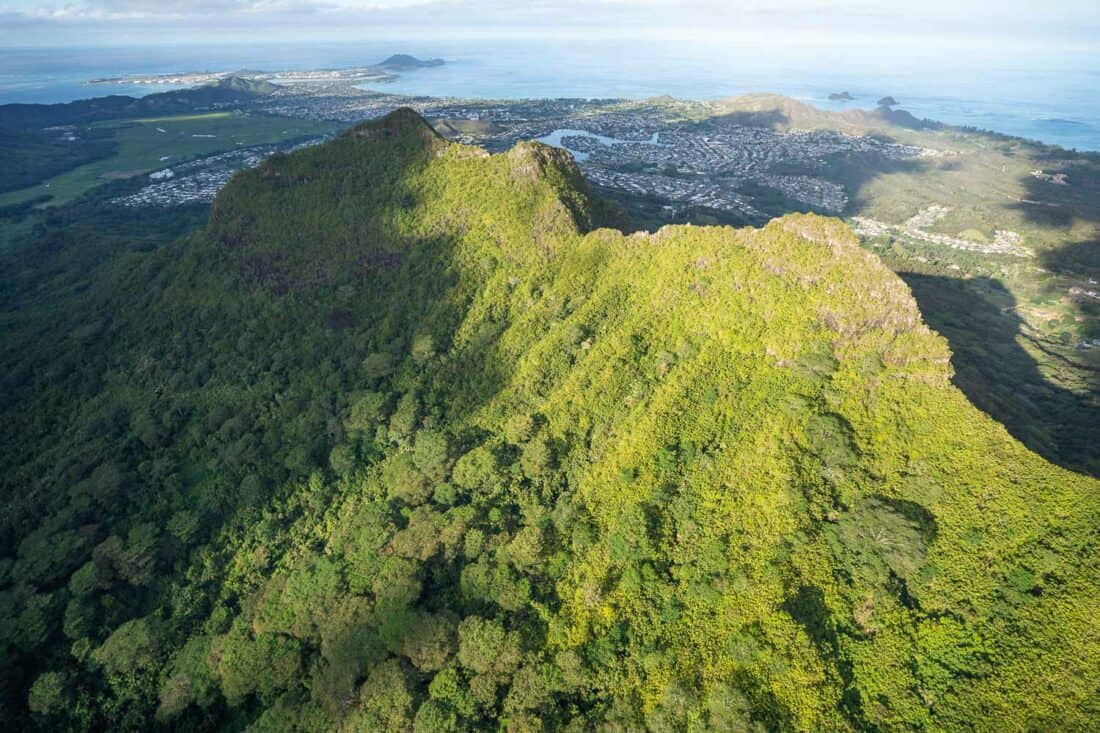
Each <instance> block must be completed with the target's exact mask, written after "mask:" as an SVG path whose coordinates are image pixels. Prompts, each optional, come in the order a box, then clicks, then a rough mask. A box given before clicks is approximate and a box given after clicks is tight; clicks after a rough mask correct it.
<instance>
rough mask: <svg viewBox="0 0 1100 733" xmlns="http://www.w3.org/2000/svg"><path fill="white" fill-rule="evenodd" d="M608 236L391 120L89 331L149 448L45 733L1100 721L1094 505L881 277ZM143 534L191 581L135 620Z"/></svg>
mask: <svg viewBox="0 0 1100 733" xmlns="http://www.w3.org/2000/svg"><path fill="white" fill-rule="evenodd" d="M600 221H601V204H600V203H599V202H598V201H596V200H595V199H594V198H593V197H592V196H591V195H590V194H589V193H588V191H587V188H586V186H585V185H584V182H583V178H582V177H581V176H580V174H579V172H578V170H577V169H576V167H575V166H574V165H573V163H572V161H571V160H570V159H569V158H568V157H567V156H565V155H564V154H562V153H561V152H560V151H554V150H552V149H549V148H546V147H543V146H540V145H536V144H527V145H522V146H520V147H518V148H516V149H515V150H513V151H512V152H510V153H507V154H504V155H494V156H489V155H487V154H485V153H483V152H481V151H478V150H476V149H472V148H467V147H463V146H458V145H453V144H450V143H446V142H445V141H443V140H441V139H440V138H439V137H438V136H436V135H435V134H434V132H432V131H431V129H430V128H428V127H427V125H425V124H424V123H423V121H421V120H420V119H419V118H418V117H416V116H415V115H414V114H413V113H411V112H408V111H401V112H398V113H395V114H394V115H391V116H390V117H388V118H385V119H383V120H381V121H379V122H376V123H370V124H367V125H362V126H359V127H357V128H354V129H353V130H351V131H349V133H348V134H346V135H345V136H343V137H342V138H340V139H338V140H336V141H333V142H332V143H330V144H327V145H324V146H320V147H318V148H315V149H310V150H306V151H302V152H299V153H295V154H293V155H290V156H283V157H278V158H275V159H272V160H271V161H269V162H268V163H267V164H265V165H264V166H262V167H261V168H259V169H257V170H255V171H251V172H248V173H244V174H241V175H239V176H238V177H237V178H235V179H234V181H233V182H232V184H231V185H230V186H229V187H227V188H226V189H225V191H224V192H223V193H222V194H221V196H220V197H219V199H218V201H217V203H216V205H215V207H214V213H213V217H212V220H211V223H210V225H209V228H208V230H207V231H206V232H205V233H204V234H203V235H202V236H201V237H198V238H195V239H192V240H188V241H184V242H180V243H179V244H178V245H176V246H175V247H173V248H170V249H168V250H165V251H162V252H160V253H158V254H156V255H153V256H151V257H152V259H151V262H150V264H146V265H141V267H143V268H145V269H139V270H135V271H130V272H124V273H123V274H122V275H120V279H121V280H122V281H124V282H131V281H133V279H134V278H135V277H137V276H138V275H141V276H143V277H145V278H146V281H148V282H151V283H153V285H151V286H150V288H149V293H148V294H147V295H146V296H145V297H144V299H137V300H136V301H134V302H128V303H127V302H122V301H121V300H120V301H119V302H117V303H115V304H114V307H115V308H116V309H117V310H118V311H119V315H118V317H117V318H116V319H115V321H114V322H113V323H112V325H111V327H110V339H111V341H110V344H111V345H110V346H109V348H110V349H111V350H112V351H111V352H110V358H111V363H112V364H114V367H113V368H114V369H115V370H117V371H118V376H117V377H115V383H116V384H117V385H119V386H117V387H116V390H117V392H116V394H117V395H118V397H117V399H119V400H120V401H122V404H126V405H128V406H130V407H136V406H138V405H144V404H151V405H153V408H152V409H153V412H154V418H153V424H154V426H155V427H156V428H157V429H156V430H145V428H144V425H145V423H144V422H142V421H140V420H137V419H136V418H135V421H134V425H136V426H137V427H135V428H134V430H139V429H141V430H142V431H143V435H144V434H145V432H149V433H152V434H151V435H147V436H145V437H144V438H142V439H141V440H129V441H128V442H126V443H125V446H126V447H125V450H119V451H118V452H117V454H115V455H114V458H113V459H112V462H113V464H115V465H116V468H117V470H120V471H121V472H123V473H126V472H129V473H128V474H127V475H132V476H133V477H135V479H134V480H137V481H138V483H141V482H144V481H145V480H146V478H147V477H152V476H155V475H158V474H155V473H154V471H159V472H160V473H161V474H163V473H165V472H167V475H168V477H167V478H164V479H162V483H161V485H163V486H165V487H166V488H165V490H164V491H163V492H154V494H153V498H152V499H150V500H149V501H147V502H144V503H140V504H134V505H127V506H126V507H125V508H124V509H122V510H119V511H118V512H117V516H111V517H109V518H108V519H106V520H104V521H103V526H102V527H99V528H97V529H96V530H95V531H96V532H98V533H99V535H100V537H104V538H106V539H103V544H98V545H97V544H95V543H96V542H99V540H100V537H97V538H96V540H95V541H94V542H91V541H90V542H89V543H87V552H86V554H89V556H90V557H92V558H93V561H92V563H93V566H94V567H95V568H97V570H96V572H97V573H98V572H101V571H102V572H103V573H104V575H101V576H96V577H97V578H98V580H96V582H93V583H89V582H87V578H84V577H83V575H81V577H80V578H79V579H78V578H77V575H80V574H81V573H83V574H85V575H87V574H88V573H90V572H92V571H90V570H88V571H86V570H84V569H81V570H78V571H76V572H74V573H72V579H71V580H68V579H67V576H66V579H67V582H68V583H69V585H70V586H71V587H74V588H77V589H78V590H79V592H80V593H82V594H83V595H81V596H80V597H81V598H85V597H90V598H92V599H95V603H99V604H103V603H106V601H104V600H103V599H104V598H108V599H111V600H110V602H111V603H112V604H115V606H113V607H117V605H118V604H125V603H127V601H126V599H130V601H129V603H131V604H132V605H129V606H125V608H127V609H128V610H127V612H126V613H122V614H119V613H115V614H114V615H113V616H110V622H106V621H105V622H102V623H99V624H98V625H94V624H93V625H90V626H89V627H88V628H84V627H79V628H78V627H77V626H76V625H75V622H74V625H72V626H71V627H70V626H66V631H65V632H64V633H66V634H69V633H70V631H71V632H72V633H73V634H76V635H79V636H80V639H81V640H82V644H83V646H82V648H83V649H85V650H86V651H87V657H86V658H87V659H90V660H92V661H91V663H89V664H88V665H86V666H82V664H77V665H72V664H71V663H70V662H66V661H63V660H64V655H63V654H60V653H59V654H58V655H56V656H53V657H44V659H48V660H49V661H47V662H43V663H42V664H41V665H39V666H37V667H36V668H35V671H36V672H37V673H39V674H40V675H41V676H39V677H38V679H39V680H40V682H35V690H36V692H35V694H36V695H38V697H37V698H34V699H35V700H36V703H35V711H36V714H39V715H40V720H54V721H56V720H60V719H63V718H64V717H65V715H66V713H65V711H64V709H63V706H62V707H58V708H57V709H54V708H52V707H50V706H48V705H46V704H45V703H44V702H42V700H43V699H45V696H46V694H47V692H49V691H50V690H52V689H53V687H54V686H55V683H57V682H58V680H67V679H72V678H78V679H87V680H88V681H91V680H95V681H96V682H97V684H99V686H100V688H99V689H100V690H101V692H99V693H96V694H97V695H98V697H90V698H88V699H87V700H85V706H86V707H85V708H84V709H86V710H94V711H96V712H95V715H98V716H99V717H98V718H96V720H99V721H108V720H111V716H112V715H114V714H115V712H112V711H117V710H120V709H121V710H125V711H127V714H128V715H129V716H130V717H129V718H128V720H134V721H140V720H149V719H150V718H152V717H153V715H154V711H155V716H156V720H157V721H159V722H160V723H162V724H166V725H167V724H172V725H175V726H178V727H181V728H192V729H193V728H213V727H214V726H216V725H217V724H219V723H220V722H225V721H228V720H230V719H233V720H234V721H236V722H237V723H240V724H244V723H250V724H251V725H253V726H254V728H255V729H256V730H267V729H282V730H286V729H298V730H330V729H340V730H349V731H350V730H418V731H420V730H423V731H427V730H433V731H434V730H483V729H486V728H493V727H498V726H501V727H506V728H507V729H509V730H557V729H576V730H588V729H608V730H618V729H623V730H635V729H643V728H644V729H654V730H702V729H715V730H766V729H767V730H770V729H783V730H870V729H924V730H943V729H948V730H956V729H958V730H961V729H970V728H975V727H977V728H981V727H983V725H985V724H986V721H993V720H995V721H997V723H996V725H997V727H999V728H1002V729H1013V730H1017V729H1021V730H1022V729H1043V728H1050V727H1056V726H1062V727H1066V728H1070V729H1084V728H1088V727H1089V726H1090V725H1091V724H1094V723H1096V722H1097V720H1100V717H1098V716H1100V711H1098V710H1097V708H1096V701H1095V699H1094V698H1095V695H1094V693H1095V689H1096V685H1097V683H1098V681H1100V669H1098V667H1100V649H1098V644H1100V641H1098V640H1097V639H1096V637H1095V634H1092V632H1091V625H1092V623H1093V619H1094V618H1095V614H1096V613H1097V611H1100V608H1098V606H1097V604H1098V601H1097V599H1098V598H1100V593H1098V592H1097V591H1100V587H1098V585H1100V573H1098V572H1097V570H1096V568H1095V566H1094V565H1092V564H1090V562H1089V559H1090V558H1091V557H1092V555H1093V553H1094V552H1095V550H1096V547H1095V544H1096V533H1095V527H1096V526H1097V522H1098V520H1100V516H1098V514H1100V501H1098V497H1100V492H1098V488H1100V487H1098V485H1097V483H1096V482H1094V481H1092V480H1089V479H1086V478H1083V477H1079V476H1076V475H1073V474H1070V473H1067V472H1065V471H1062V470H1060V469H1057V468H1055V467H1053V466H1051V465H1049V464H1047V463H1045V462H1044V461H1042V460H1041V459H1039V458H1038V457H1036V456H1034V455H1032V454H1030V453H1028V452H1027V451H1026V450H1024V449H1023V448H1022V447H1021V446H1020V445H1019V444H1018V443H1016V442H1015V441H1013V440H1012V439H1011V438H1010V437H1009V436H1008V435H1007V434H1006V433H1005V431H1004V430H1003V429H1002V428H1001V427H1000V426H998V425H997V424H995V423H993V422H992V421H991V420H989V419H988V418H987V417H986V416H984V415H983V414H981V413H980V412H978V411H977V410H976V409H974V408H973V407H972V406H971V405H970V404H969V403H967V402H966V400H965V398H964V397H963V396H962V395H961V394H960V393H959V392H958V391H957V390H956V389H955V388H954V387H952V386H951V384H950V376H951V375H950V367H949V364H948V357H949V352H948V350H947V347H946V345H945V343H944V341H943V339H941V338H940V337H939V336H937V335H936V334H934V333H932V332H931V331H930V330H929V329H928V328H927V327H925V325H924V324H923V323H922V322H921V319H920V314H919V311H918V310H917V308H916V305H915V304H914V302H913V300H912V298H911V296H910V294H909V291H908V289H907V288H906V287H905V285H904V284H903V283H902V282H901V281H900V280H899V279H898V278H897V277H896V276H895V275H894V274H893V273H891V272H890V271H889V270H888V269H887V268H885V267H884V266H883V265H882V264H881V263H880V262H879V261H878V260H877V259H876V258H875V257H874V256H872V255H870V254H868V253H867V252H865V251H863V250H862V249H860V247H859V246H858V244H857V242H856V240H855V238H854V236H853V235H852V234H851V232H850V231H849V230H848V229H847V228H846V227H845V226H844V225H843V224H841V223H840V222H837V221H835V220H831V219H825V218H821V217H816V216H802V215H795V216H788V217H784V218H782V219H778V220H775V221H773V222H771V223H770V224H769V225H767V226H766V227H764V228H762V229H730V228H704V227H690V226H684V227H666V228H665V229H662V230H660V231H659V232H657V233H654V234H637V235H624V234H622V233H621V232H618V231H615V230H612V229H606V228H596V227H597V225H598V224H599V223H600ZM209 355H217V356H216V358H210V357H209ZM207 359H208V360H209V364H206V365H205V366H204V367H203V368H202V369H201V370H200V371H201V374H200V375H198V376H195V377H188V378H186V379H181V380H179V383H178V384H177V382H174V381H173V374H174V372H175V371H182V372H186V370H187V369H188V368H192V367H191V365H192V364H194V363H195V361H196V360H207ZM123 376H125V377H127V378H128V379H129V381H126V380H125V379H122V377H123ZM119 380H121V381H119ZM122 384H125V385H126V387H125V390H124V389H122V387H121V385H122ZM185 385H186V388H185ZM69 399H71V400H74V401H77V402H78V400H77V397H76V396H71V397H70V398H69ZM84 399H86V402H85V403H84V404H85V409H84V412H85V413H87V414H95V411H94V410H93V409H92V406H93V404H94V400H93V399H91V398H84ZM126 400H130V402H126ZM131 403H132V404H131ZM73 414H81V411H80V410H75V411H74V413H73ZM161 414H165V415H172V416H175V417H173V418H172V419H171V420H168V419H167V418H166V419H164V420H161V419H160V418H159V417H157V416H159V415H161ZM173 420H174V422H173ZM165 425H167V426H169V427H164V426H165ZM59 440H62V441H63V439H62V438H59ZM105 450H107V449H105ZM118 467H121V468H118ZM89 470H91V469H89ZM94 470H95V471H99V470H100V469H98V468H96V469H94ZM93 477H95V481H92V480H91V479H88V480H86V481H84V482H83V483H80V484H78V485H77V486H78V488H76V489H73V490H72V492H71V496H72V498H71V499H66V500H65V501H69V502H70V503H71V504H72V505H74V506H75V505H76V504H78V503H80V502H84V504H83V505H90V504H89V502H95V501H99V499H98V498H96V497H97V496H99V494H97V493H95V492H97V491H98V492H100V493H102V489H101V486H102V484H103V482H104V481H105V479H104V478H103V476H101V475H99V474H96V473H93ZM89 482H90V483H89ZM80 487H84V488H80ZM55 490H57V491H60V489H59V488H56V487H55ZM82 492H83V493H82ZM88 492H91V494H90V495H91V496H92V498H88V496H85V495H84V494H85V493H88ZM62 503H63V504H64V502H62ZM83 505H82V506H83ZM66 506H69V505H66ZM181 507H183V509H181ZM66 511H70V510H68V509H67V510H66ZM181 511H183V512H184V513H188V516H195V517H199V518H200V520H201V521H200V525H199V526H200V527H201V529H194V530H193V531H191V532H187V531H184V530H185V529H186V527H184V528H183V529H180V525H181V524H182V523H183V522H184V519H180V518H179V514H180V512H181ZM71 514H72V517H71V524H72V526H77V525H78V524H79V523H80V522H81V521H83V520H84V517H83V515H81V514H80V511H79V507H77V508H72V509H71ZM158 522H159V523H160V524H159V525H158ZM165 523H168V524H170V526H171V527H175V529H172V530H171V531H172V533H173V534H172V538H171V539H168V538H167V535H158V534H157V530H156V527H157V526H164V525H165ZM27 524H28V525H30V524H31V523H30V521H29V520H28V522H27ZM146 525H148V526H150V527H152V528H153V529H151V530H148V531H149V532H151V533H152V537H153V539H152V540H150V541H151V542H154V544H156V542H157V541H158V537H161V539H160V540H159V541H161V542H163V543H164V545H165V546H166V547H168V546H171V548H172V555H171V556H172V557H173V558H175V560H174V563H175V564H173V565H172V566H171V569H169V567H168V566H167V565H166V564H163V563H165V562H166V561H165V560H163V559H161V560H159V561H153V562H154V565H153V567H157V566H156V564H155V563H156V562H161V563H162V564H161V565H160V566H159V567H160V568H161V570H162V572H164V573H171V578H172V580H171V583H170V584H166V585H164V586H163V587H160V586H155V585H152V586H149V587H150V588H151V590H150V591H149V592H148V593H146V594H144V595H143V596H142V598H141V603H140V604H139V603H136V602H134V601H133V596H132V594H131V591H130V590H129V589H130V588H131V587H146V586H143V585H142V583H143V582H145V577H144V576H143V575H141V573H140V572H137V571H135V570H134V569H133V568H132V567H131V565H132V564H133V563H132V562H131V560H130V558H132V557H133V554H134V553H135V552H136V550H134V549H132V547H131V545H134V544H135V543H137V544H140V542H139V541H141V539H142V537H144V536H145V535H142V534H140V532H139V534H138V535H134V534H133V533H134V532H135V531H138V530H135V529H134V527H139V528H140V527H145V526H146ZM57 527H58V524H57V521H56V519H52V520H50V522H48V523H47V522H46V521H43V522H42V523H41V526H40V527H39V528H38V529H35V530H34V532H36V533H38V535H41V536H42V537H46V536H48V535H49V533H50V532H53V531H58V530H57ZM127 532H129V534H127ZM141 532H146V530H144V529H142V530H141ZM38 535H36V536H38ZM111 537H114V538H115V540H113V541H112V540H111V539H110V538H111ZM135 537H136V539H135ZM180 537H185V538H186V539H185V540H180V539H179V538H180ZM112 542H113V544H111V543H112ZM104 544H106V545H108V547H107V549H99V548H102V547H103V546H104ZM116 545H117V547H116ZM27 547H28V548H31V545H27ZM93 547H95V548H96V549H94V550H93V549H92V548H93ZM112 548H114V549H112ZM73 552H74V557H75V565H73V563H72V562H70V563H69V564H70V565H73V567H74V569H75V568H79V567H81V563H82V562H83V561H84V558H83V555H81V554H80V553H81V552H85V551H84V550H81V549H76V550H73ZM96 553H98V554H96ZM96 558H98V559H96ZM128 562H130V564H127V563H128ZM142 567H144V566H142ZM139 570H140V568H139ZM108 571H109V572H108ZM35 572H45V571H42V570H35V569H34V562H33V557H32V556H31V552H30V550H29V549H28V552H27V553H26V554H25V555H24V554H23V553H22V550H21V551H20V555H19V557H18V558H17V559H16V560H15V564H14V566H13V568H12V569H11V571H10V573H11V576H13V577H14V576H19V577H25V578H32V580H31V581H26V582H34V581H33V576H34V573H35ZM20 574H22V575H20ZM43 582H45V581H43ZM51 582H54V583H55V584H56V578H55V579H53V581H51ZM149 582H150V583H151V582H152V581H149ZM146 585H148V583H147V584H146ZM154 588H155V590H152V589H154ZM76 592H77V591H74V593H76ZM128 594H129V595H128ZM84 602H85V601H81V603H84ZM66 613H68V612H66ZM74 613H75V612H74ZM97 618H99V617H97ZM68 623H69V622H68V621H66V624H68ZM67 643H71V642H65V641H64V640H52V641H46V642H44V644H45V645H46V647H47V648H57V649H60V648H62V645H63V644H67ZM66 648H67V647H66ZM134 649H137V650H138V651H137V652H134V651H133V650H134ZM128 650H129V651H128ZM135 659H136V661H135ZM59 660H60V661H59ZM27 664H28V665H32V663H31V662H28V663H27ZM67 665H68V666H67ZM49 675H56V676H49ZM91 688H92V686H91V685H86V686H85V688H84V689H91ZM58 694H61V693H58ZM89 706H90V707H89ZM112 706H113V707H112Z"/></svg>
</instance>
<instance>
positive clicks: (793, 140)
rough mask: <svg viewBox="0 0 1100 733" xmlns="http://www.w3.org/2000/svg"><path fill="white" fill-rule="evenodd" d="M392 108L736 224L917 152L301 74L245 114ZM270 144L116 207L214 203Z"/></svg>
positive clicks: (668, 106)
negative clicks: (862, 164)
mask: <svg viewBox="0 0 1100 733" xmlns="http://www.w3.org/2000/svg"><path fill="white" fill-rule="evenodd" d="M398 106H411V107H413V108H414V109H416V110H417V111H418V112H420V113H421V114H422V115H424V116H425V117H426V118H427V119H429V120H431V121H433V123H434V124H435V125H436V127H437V129H438V130H439V131H440V132H441V134H444V135H445V136H448V137H450V138H452V139H455V140H457V141H459V142H463V143H467V144H474V145H480V146H482V147H484V148H486V149H488V150H490V151H500V150H506V149H508V148H509V147H511V146H512V145H513V144H515V143H516V142H517V141H520V140H525V139H537V140H541V141H543V142H547V143H549V144H552V145H557V146H559V147H562V148H565V149H567V150H569V151H570V152H571V153H572V154H573V156H574V158H575V159H576V160H577V163H578V164H579V165H580V167H581V169H582V170H583V171H584V173H585V175H586V176H587V178H588V179H589V181H590V182H591V183H592V184H593V185H594V186H595V187H596V188H597V189H599V190H601V191H602V192H603V193H605V194H607V195H610V196H612V197H616V196H623V197H635V198H643V199H646V200H649V201H653V202H656V203H659V204H660V205H661V206H662V207H664V208H663V210H664V211H666V212H680V213H683V212H685V211H687V210H705V211H710V212H714V213H715V214H716V215H718V216H720V217H725V218H727V219H729V220H730V221H733V222H744V223H759V222H762V221H766V220H767V219H768V218H770V217H771V216H774V215H775V214H776V213H778V212H779V211H781V210H789V209H791V208H795V209H802V210H810V211H817V212H820V213H825V214H833V215H837V214H842V213H843V212H844V211H845V208H846V207H847V205H848V202H849V196H850V193H849V192H848V191H847V190H846V189H845V186H844V185H843V183H842V182H839V181H836V180H832V179H831V178H830V177H829V175H828V171H829V168H830V163H832V162H835V161H836V160H837V159H841V158H845V157H851V158H855V157H858V158H860V159H867V158H875V159H878V160H882V161H904V160H909V159H918V158H920V157H921V156H922V155H925V154H926V151H924V150H922V149H921V148H918V147H915V146H911V145H903V144H899V143H896V142H891V141H888V140H885V139H883V138H881V137H875V136H870V135H850V134H845V133H842V132H837V131H833V130H778V129H771V128H769V127H767V126H762V125H758V124H742V123H739V122H738V121H736V120H722V119H717V120H698V119H692V118H690V117H686V116H685V115H683V114H682V110H681V109H679V105H678V103H676V102H675V101H674V100H652V101H650V102H648V103H623V102H618V101H615V100H561V99H549V100H518V101H492V100H490V101H485V100H460V99H437V98H409V97H399V96H396V95H390V94H384V93H377V92H369V91H364V90H363V89H360V88H359V87H357V86H356V85H354V84H350V83H346V82H340V81H334V80H332V79H330V78H317V79H312V80H306V79H302V80H300V82H299V83H296V84H293V85H287V86H283V87H279V88H277V89H275V90H274V91H271V92H270V93H268V94H263V95H256V97H255V98H254V100H253V101H252V102H251V104H250V110H249V111H251V112H255V113H262V114H265V115H278V116H283V117H291V118H301V119H314V120H339V121H343V122H346V123H348V124H352V123H354V122H358V121H361V120H364V119H371V118H376V117H379V116H381V115H383V114H385V113H387V112H389V111H392V110H393V109H394V108H396V107H398ZM319 141H320V138H318V139H317V140H313V141H306V142H305V143H304V144H309V143H311V142H319ZM299 144H302V143H299ZM268 148H269V146H265V147H261V148H257V149H253V150H234V151H230V152H229V153H222V154H218V155H212V156H209V157H207V158H202V159H199V160H195V161H191V162H188V163H186V164H185V165H181V166H176V167H175V168H174V169H172V174H171V177H163V178H156V179H151V180H150V181H149V182H148V185H147V186H145V187H144V188H142V189H141V190H140V191H138V192H136V193H132V194H129V195H127V196H123V197H120V198H119V199H118V203H120V204H124V205H129V206H135V205H160V206H172V205H178V204H184V203H189V202H198V201H202V202H208V201H211V200H213V196H214V194H216V192H217V189H218V188H219V187H220V186H221V185H224V183H225V182H226V181H228V179H229V177H230V176H231V175H232V173H233V171H235V170H239V169H240V168H244V167H250V166H254V165H257V164H258V163H259V162H260V160H262V158H263V156H264V155H268V154H270V153H271V152H275V150H276V149H277V148H276V149H268ZM157 174H158V175H163V174H161V172H159V171H158V172H157Z"/></svg>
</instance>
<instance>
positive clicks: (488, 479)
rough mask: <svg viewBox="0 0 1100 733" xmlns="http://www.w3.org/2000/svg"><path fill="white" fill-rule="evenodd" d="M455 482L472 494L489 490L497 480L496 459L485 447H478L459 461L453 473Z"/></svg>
mask: <svg viewBox="0 0 1100 733" xmlns="http://www.w3.org/2000/svg"><path fill="white" fill-rule="evenodd" d="M451 477H452V478H453V479H454V482H455V483H456V484H458V485H459V486H461V487H462V488H464V489H466V490H467V491H472V492H481V491H486V490H488V489H489V488H490V487H491V486H492V485H493V484H494V483H495V482H496V480H497V466H496V459H495V458H494V457H493V452H492V451H491V450H489V449H488V448H486V447H485V446H478V447H477V448H474V449H473V450H472V451H470V452H469V453H467V454H466V455H464V456H462V457H461V458H459V459H458V461H457V462H456V463H455V466H454V470H453V471H452V473H451Z"/></svg>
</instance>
